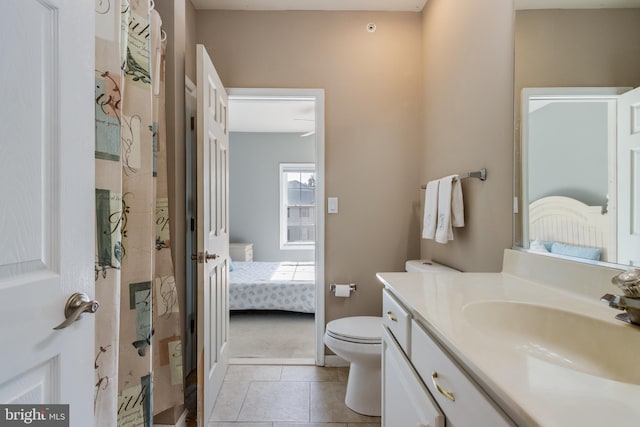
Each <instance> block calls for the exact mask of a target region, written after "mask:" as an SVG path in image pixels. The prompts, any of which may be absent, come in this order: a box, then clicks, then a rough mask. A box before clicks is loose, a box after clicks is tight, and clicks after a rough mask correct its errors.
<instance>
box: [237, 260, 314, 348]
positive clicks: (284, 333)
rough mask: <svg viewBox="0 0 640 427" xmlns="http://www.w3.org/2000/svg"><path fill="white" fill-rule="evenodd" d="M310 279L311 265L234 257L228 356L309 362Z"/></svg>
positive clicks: (311, 322) (311, 329) (311, 338)
mask: <svg viewBox="0 0 640 427" xmlns="http://www.w3.org/2000/svg"><path fill="white" fill-rule="evenodd" d="M314 278H315V266H314V263H313V262H302V261H272V262H269V261H233V258H232V262H231V271H230V280H229V308H230V310H231V313H230V336H231V340H230V342H231V357H232V358H259V359H313V358H314V339H315V332H314V331H315V330H314V328H315V323H314V311H315V282H314Z"/></svg>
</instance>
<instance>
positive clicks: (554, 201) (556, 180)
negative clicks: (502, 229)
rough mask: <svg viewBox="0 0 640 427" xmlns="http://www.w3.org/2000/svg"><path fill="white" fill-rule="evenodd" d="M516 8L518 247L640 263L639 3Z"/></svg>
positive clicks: (562, 0)
mask: <svg viewBox="0 0 640 427" xmlns="http://www.w3.org/2000/svg"><path fill="white" fill-rule="evenodd" d="M577 3H579V4H580V7H584V8H580V9H576V8H575V7H576V4H577ZM589 3H593V4H592V5H589ZM514 5H515V9H516V21H515V99H514V107H515V108H514V110H515V122H516V126H515V129H516V131H515V161H516V165H515V166H516V167H515V169H514V170H515V175H514V192H515V200H516V206H517V211H518V212H517V214H516V217H515V221H514V246H516V247H522V248H525V249H528V250H532V251H537V252H540V253H545V254H552V255H553V256H562V257H567V258H569V259H572V260H582V261H585V262H608V263H614V264H622V265H640V169H638V170H635V169H634V168H635V165H636V163H638V168H640V89H635V90H633V91H630V90H631V89H632V88H638V87H639V86H640V0H598V1H593V2H590V1H589V0H582V1H579V2H578V1H573V0H547V1H541V0H536V1H531V0H514ZM589 6H591V7H592V8H589ZM634 96H635V98H634ZM636 104H637V105H636ZM621 126H622V127H623V128H625V130H623V128H621ZM634 126H635V130H634ZM636 131H637V132H636ZM636 133H637V135H636ZM630 144H637V146H633V145H630ZM636 155H637V156H638V158H636ZM634 194H636V195H637V196H636V197H633V195H634ZM634 213H635V215H634ZM636 229H637V230H636Z"/></svg>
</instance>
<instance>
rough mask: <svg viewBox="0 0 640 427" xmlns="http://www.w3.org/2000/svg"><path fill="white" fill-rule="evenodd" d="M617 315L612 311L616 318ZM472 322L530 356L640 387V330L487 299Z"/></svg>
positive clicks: (468, 313)
mask: <svg viewBox="0 0 640 427" xmlns="http://www.w3.org/2000/svg"><path fill="white" fill-rule="evenodd" d="M615 314H616V312H615V311H614V310H611V316H612V318H613V316H614V315H615ZM463 315H464V318H465V320H466V321H467V322H469V323H470V324H471V325H472V326H473V327H474V328H477V329H478V332H481V333H483V334H485V335H489V336H492V337H495V338H497V339H499V340H500V342H501V343H505V344H506V345H508V346H510V347H512V348H514V349H515V350H516V351H519V352H524V353H525V354H526V355H527V356H528V357H535V358H539V359H543V360H545V361H546V362H549V363H553V364H555V365H560V366H562V367H565V368H569V369H573V370H576V371H580V372H583V373H586V374H590V375H594V376H597V377H604V378H607V379H610V380H613V381H619V382H624V383H630V384H636V385H640V369H639V364H640V328H636V327H634V326H630V325H626V324H624V323H622V322H621V323H619V324H618V323H613V322H606V321H603V320H599V319H596V318H593V317H589V316H585V315H581V314H577V313H573V312H569V311H564V310H560V309H556V308H551V307H545V306H541V305H535V304H527V303H519V302H510V301H481V302H475V303H470V304H468V305H466V306H465V307H464V308H463Z"/></svg>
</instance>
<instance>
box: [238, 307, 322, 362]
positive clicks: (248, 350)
mask: <svg viewBox="0 0 640 427" xmlns="http://www.w3.org/2000/svg"><path fill="white" fill-rule="evenodd" d="M229 319H230V321H229V343H230V348H229V350H230V357H232V358H258V359H305V358H310V359H314V358H315V322H314V315H313V314H309V313H293V312H288V311H262V310H260V311H249V310H247V311H235V310H234V311H232V312H231V315H230V316H229Z"/></svg>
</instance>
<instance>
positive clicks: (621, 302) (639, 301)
mask: <svg viewBox="0 0 640 427" xmlns="http://www.w3.org/2000/svg"><path fill="white" fill-rule="evenodd" d="M611 283H613V284H614V285H616V286H618V287H619V288H620V289H621V290H622V293H623V294H624V295H611V294H606V295H604V296H602V298H600V301H603V302H606V303H607V304H609V307H611V308H615V309H617V310H624V311H625V312H624V313H620V314H618V315H617V316H616V319H618V320H622V321H624V322H627V323H633V324H635V325H638V326H640V269H632V270H627V271H625V272H623V273H620V274H618V275H616V276H614V277H613V278H612V279H611Z"/></svg>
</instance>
